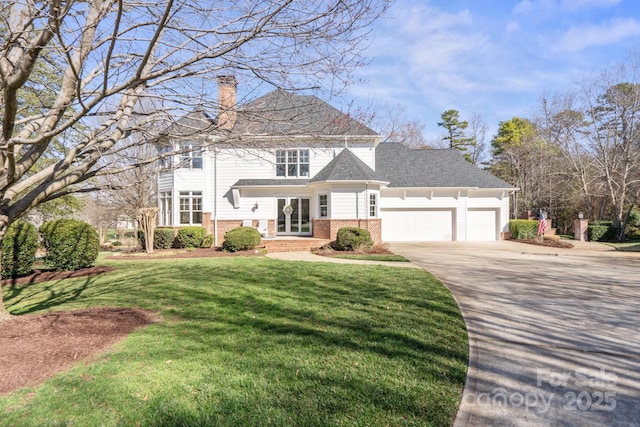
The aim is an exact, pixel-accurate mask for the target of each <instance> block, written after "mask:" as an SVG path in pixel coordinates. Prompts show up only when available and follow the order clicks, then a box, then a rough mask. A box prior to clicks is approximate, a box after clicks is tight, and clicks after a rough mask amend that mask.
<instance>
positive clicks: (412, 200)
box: [158, 76, 515, 244]
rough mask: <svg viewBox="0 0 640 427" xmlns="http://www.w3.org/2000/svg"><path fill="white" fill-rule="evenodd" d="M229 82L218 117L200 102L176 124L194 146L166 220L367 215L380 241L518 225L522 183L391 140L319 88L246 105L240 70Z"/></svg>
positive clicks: (473, 237) (356, 218)
mask: <svg viewBox="0 0 640 427" xmlns="http://www.w3.org/2000/svg"><path fill="white" fill-rule="evenodd" d="M218 85H219V86H218V89H219V103H220V111H219V112H218V114H217V116H215V117H212V116H209V115H207V114H206V113H205V112H204V111H201V110H196V111H194V112H192V113H191V114H188V115H187V116H185V117H183V118H182V119H180V120H179V121H178V122H177V123H176V124H175V125H174V126H173V128H172V129H170V131H169V132H168V135H171V138H170V139H169V143H170V144H171V145H172V146H173V147H175V148H177V149H180V148H183V149H184V153H183V154H181V155H178V156H177V158H176V159H175V161H177V162H179V165H178V167H177V168H172V169H169V170H167V171H166V172H162V173H161V174H160V176H159V185H158V188H159V198H158V200H159V208H160V213H159V221H160V225H166V226H184V225H193V224H201V225H204V226H205V227H206V228H207V229H208V230H209V232H211V233H214V235H215V236H216V240H217V243H218V244H220V243H221V242H222V240H223V237H224V233H225V232H226V231H228V230H230V229H232V228H235V227H238V226H240V225H243V224H245V225H251V226H254V227H258V228H261V232H262V233H263V234H264V235H265V236H312V237H317V238H323V239H335V236H336V233H337V231H338V229H339V228H340V227H343V226H356V227H360V228H365V229H368V230H369V231H370V232H371V234H372V237H373V238H374V240H376V241H378V242H381V241H491V240H498V239H500V238H501V236H502V233H504V232H505V231H507V227H508V213H509V194H510V193H512V192H513V191H514V190H515V188H514V187H512V186H511V185H509V184H507V183H505V182H504V181H502V180H500V179H498V178H496V177H494V176H493V175H491V174H489V173H488V172H486V171H483V170H481V169H479V168H477V167H475V166H473V165H471V164H470V163H468V162H467V161H465V160H464V158H463V157H462V155H461V154H460V153H459V152H458V151H456V150H418V149H411V148H408V147H406V146H404V145H401V144H398V143H381V142H380V140H381V137H380V135H378V134H377V133H375V132H374V131H372V130H371V129H369V128H368V127H366V126H364V125H363V124H361V123H359V122H358V121H356V120H354V119H353V118H352V117H350V116H349V115H346V114H343V113H341V112H340V111H338V110H337V109H335V108H334V107H332V106H330V105H329V104H327V103H326V102H324V101H322V100H320V99H318V98H317V97H315V96H301V95H297V94H293V93H289V92H286V91H283V90H280V89H278V90H274V91H273V92H270V93H268V94H267V95H265V96H262V97H260V98H257V99H255V100H253V101H251V102H249V103H247V104H245V105H239V106H237V105H236V104H235V102H236V85H237V83H236V81H235V78H233V77H229V76H223V77H219V78H218ZM198 147H202V148H201V149H198ZM194 148H195V149H194Z"/></svg>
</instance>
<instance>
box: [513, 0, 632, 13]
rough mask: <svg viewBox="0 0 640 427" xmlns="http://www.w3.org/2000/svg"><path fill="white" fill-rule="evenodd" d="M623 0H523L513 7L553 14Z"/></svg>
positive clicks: (607, 6) (520, 10)
mask: <svg viewBox="0 0 640 427" xmlns="http://www.w3.org/2000/svg"><path fill="white" fill-rule="evenodd" d="M621 1H622V0H523V1H521V2H520V3H518V4H517V5H516V6H515V7H514V8H513V13H516V14H518V13H521V14H525V15H529V14H539V13H543V14H552V13H561V12H577V11H580V10H588V9H607V8H610V7H613V6H617V5H618V4H619V3H620V2H621Z"/></svg>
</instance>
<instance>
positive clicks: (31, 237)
mask: <svg viewBox="0 0 640 427" xmlns="http://www.w3.org/2000/svg"><path fill="white" fill-rule="evenodd" d="M38 245H39V243H38V229H37V228H36V227H35V226H33V225H31V224H29V223H27V222H25V221H16V222H14V223H13V224H11V225H10V226H9V228H8V229H7V232H6V234H5V235H4V239H3V240H2V278H3V279H9V278H11V277H20V276H26V275H27V274H30V273H31V271H32V270H33V262H34V261H35V260H36V251H37V250H38Z"/></svg>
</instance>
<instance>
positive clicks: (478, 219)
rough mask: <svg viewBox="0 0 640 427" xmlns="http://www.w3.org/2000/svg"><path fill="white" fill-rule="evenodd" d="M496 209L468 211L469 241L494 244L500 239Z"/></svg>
mask: <svg viewBox="0 0 640 427" xmlns="http://www.w3.org/2000/svg"><path fill="white" fill-rule="evenodd" d="M497 216H498V215H497V211H496V210H495V209H469V210H468V211H467V240H468V241H470V242H494V241H496V240H497V238H498V230H497V228H496V218H497Z"/></svg>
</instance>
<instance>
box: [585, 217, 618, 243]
mask: <svg viewBox="0 0 640 427" xmlns="http://www.w3.org/2000/svg"><path fill="white" fill-rule="evenodd" d="M587 232H588V233H589V240H591V241H594V242H604V241H608V240H614V239H615V238H616V237H617V236H618V228H617V227H614V226H613V223H612V222H610V221H594V222H592V223H590V224H589V226H588V227H587Z"/></svg>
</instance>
